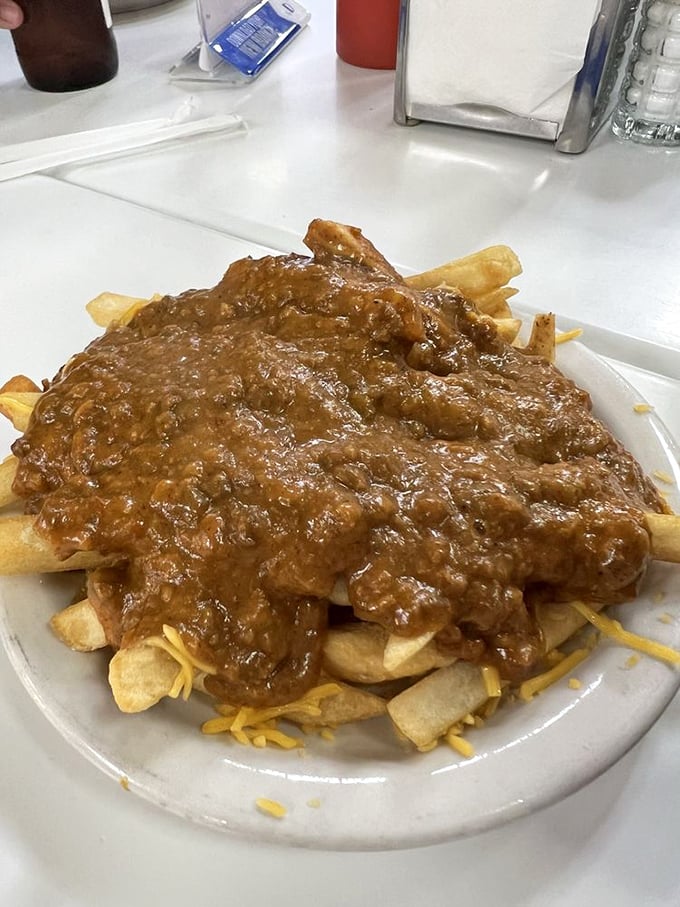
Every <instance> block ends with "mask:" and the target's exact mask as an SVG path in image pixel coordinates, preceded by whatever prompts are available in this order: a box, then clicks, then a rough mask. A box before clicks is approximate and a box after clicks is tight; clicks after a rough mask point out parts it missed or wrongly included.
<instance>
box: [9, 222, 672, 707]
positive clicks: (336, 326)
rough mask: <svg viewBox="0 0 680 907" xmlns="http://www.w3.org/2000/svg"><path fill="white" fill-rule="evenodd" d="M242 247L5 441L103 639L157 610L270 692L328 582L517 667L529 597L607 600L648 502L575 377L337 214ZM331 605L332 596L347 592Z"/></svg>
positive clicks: (321, 623) (246, 697)
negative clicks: (289, 236) (84, 566)
mask: <svg viewBox="0 0 680 907" xmlns="http://www.w3.org/2000/svg"><path fill="white" fill-rule="evenodd" d="M305 241H306V243H307V245H308V246H309V248H310V249H311V250H312V252H313V253H314V256H313V257H312V258H306V257H303V256H299V255H288V256H280V257H267V258H262V259H260V260H251V259H245V260H242V261H237V262H236V263H235V264H233V265H232V266H231V267H230V268H229V270H228V271H227V273H226V275H225V276H224V278H223V279H222V281H221V282H220V283H219V284H218V285H217V286H216V287H215V288H214V289H211V290H205V291H189V292H186V293H183V294H182V295H180V296H177V297H165V298H164V299H162V300H160V301H159V302H155V303H151V304H149V305H148V306H147V307H146V308H144V309H143V310H142V311H140V312H139V313H138V314H137V315H136V316H135V317H134V318H133V320H132V321H131V322H130V324H128V325H125V326H123V325H114V326H112V327H111V328H110V329H109V330H107V332H106V333H105V334H104V335H103V336H102V337H100V338H99V339H97V340H95V341H94V342H93V343H92V344H91V345H90V346H89V347H88V348H87V349H86V350H85V351H84V352H82V353H80V354H78V355H76V356H75V357H74V358H73V359H72V360H71V361H70V362H69V363H68V364H67V365H65V366H64V367H63V368H62V370H61V371H60V373H59V374H58V375H57V377H56V378H55V380H54V381H53V382H52V383H51V384H50V385H49V386H48V387H47V389H46V391H45V393H44V394H42V395H41V397H40V399H39V402H38V404H37V406H36V408H35V411H34V413H33V416H32V419H31V424H30V426H29V428H28V430H27V432H26V434H25V435H24V437H23V438H21V439H19V440H18V441H16V442H15V444H14V447H13V451H14V453H15V454H16V456H17V457H18V459H19V468H18V472H17V477H16V481H15V485H14V488H15V491H16V492H17V493H18V494H20V495H21V496H22V497H24V498H26V499H27V501H26V509H27V511H28V512H29V513H34V514H36V516H37V526H38V529H39V530H40V531H41V532H42V533H44V535H45V536H46V537H47V538H48V539H49V540H50V542H51V543H52V544H53V545H54V546H55V548H56V550H57V551H58V552H59V554H60V555H61V556H63V557H67V556H68V555H70V554H72V553H73V552H75V551H77V550H82V549H94V550H98V551H100V552H101V553H102V554H105V555H114V556H115V557H116V558H117V561H116V566H114V567H109V568H106V569H101V570H98V571H95V572H94V573H93V574H92V575H91V577H90V583H89V594H90V597H91V599H92V601H93V603H94V605H95V607H96V608H97V610H98V613H99V616H100V618H101V620H102V623H103V624H104V627H105V629H106V632H107V635H108V638H109V640H110V642H111V643H112V644H113V645H114V646H130V645H132V644H134V643H135V642H138V641H141V640H143V639H145V638H146V637H149V636H151V635H156V634H158V633H160V632H161V628H162V625H163V624H165V623H167V624H171V625H172V626H174V627H175V628H177V629H178V630H179V632H180V634H181V635H182V638H183V640H184V642H185V644H186V645H187V646H188V648H189V649H190V650H192V651H194V652H195V653H196V654H197V655H199V656H200V657H201V658H202V659H204V660H206V661H208V662H210V663H211V664H213V665H214V666H215V667H216V669H217V674H216V675H215V676H214V677H212V678H210V679H209V684H210V685H211V689H212V692H214V693H215V694H216V695H219V696H220V697H222V698H223V699H224V700H226V701H230V702H233V703H242V704H276V703H281V702H285V701H290V700H292V699H294V698H296V697H297V696H299V695H301V694H302V693H303V692H304V691H305V690H306V689H308V688H309V687H311V686H312V685H313V684H314V683H315V682H316V679H317V677H318V672H319V669H320V663H321V647H322V644H323V639H324V633H325V628H326V622H327V611H328V599H329V596H330V595H331V594H332V590H333V587H334V585H335V583H336V580H338V579H340V580H342V581H344V582H345V583H346V585H347V589H348V593H349V599H350V602H351V607H352V608H353V611H354V614H355V615H356V616H357V617H358V618H360V619H362V620H367V621H375V622H377V623H379V624H381V625H382V626H384V627H385V628H387V629H388V630H389V631H391V632H395V633H400V634H404V635H416V634H419V633H421V632H423V631H425V630H436V631H438V635H437V637H436V638H437V641H438V644H439V645H440V647H441V648H443V649H444V650H445V651H449V652H451V653H455V654H457V655H458V656H459V657H462V658H466V659H471V660H482V661H487V662H493V663H497V664H498V665H499V666H500V668H501V671H502V672H503V673H504V674H505V676H509V677H517V676H520V675H521V674H522V672H523V671H525V670H526V668H527V667H528V666H530V665H531V664H532V663H533V662H535V660H536V659H537V657H538V655H539V653H540V647H541V640H540V633H539V631H538V629H537V627H536V625H535V623H534V620H533V617H532V610H531V601H532V599H533V598H534V597H542V598H545V597H550V598H553V599H555V598H556V599H568V598H572V597H582V598H588V599H600V600H612V599H616V598H617V597H622V596H625V595H627V594H630V592H631V590H632V589H633V588H634V585H635V583H636V581H637V580H638V578H639V577H640V575H641V573H642V571H643V570H644V568H645V565H646V562H647V559H648V557H649V538H648V534H647V532H646V530H645V528H644V519H643V511H644V510H650V509H653V510H660V509H662V508H661V505H660V501H659V498H658V496H657V493H656V491H655V490H654V489H653V488H652V486H651V484H650V483H649V482H648V481H647V480H646V479H645V478H644V477H643V475H642V473H641V470H640V468H639V466H638V465H637V464H636V462H635V461H634V460H633V458H632V457H631V456H630V455H629V454H628V453H627V452H626V451H624V450H623V449H622V447H621V445H620V444H619V443H618V442H616V441H615V440H614V439H613V438H612V437H611V435H610V434H609V432H608V431H607V430H606V429H605V428H604V427H603V425H602V424H601V423H600V422H599V421H598V420H597V419H595V418H594V417H593V416H592V415H591V412H590V400H589V397H588V395H587V394H586V393H585V392H584V391H582V390H579V389H578V388H577V387H576V386H575V385H574V384H573V383H572V382H571V381H570V380H568V379H567V378H565V377H564V376H563V375H562V374H560V372H559V371H558V370H557V369H555V368H554V367H553V366H551V365H550V364H548V363H547V362H546V361H544V360H543V359H541V358H539V357H535V356H528V355H526V354H523V353H522V352H521V351H519V350H517V349H514V348H513V347H511V346H509V345H508V344H507V343H506V342H505V341H504V340H503V339H501V338H500V337H499V335H498V333H497V331H496V329H495V326H494V324H493V323H492V322H491V321H490V320H489V319H486V318H482V317H480V316H479V315H478V313H477V312H476V310H475V308H474V306H473V305H472V304H471V303H469V302H468V301H466V300H465V299H464V298H462V297H461V296H460V295H458V294H456V293H455V292H452V291H447V290H444V289H437V290H424V291H415V290H413V289H410V288H409V287H408V286H407V285H406V284H405V283H404V282H403V280H402V279H401V278H400V277H399V275H398V274H397V273H396V272H395V271H394V270H393V269H392V268H391V267H390V265H388V263H387V262H386V261H385V260H384V259H383V258H382V256H380V255H379V253H377V252H376V250H375V249H374V248H373V247H372V246H371V245H370V243H368V242H367V241H366V240H365V239H364V238H363V237H362V236H361V234H360V232H359V231H358V230H355V229H354V228H343V227H340V226H338V225H335V224H332V223H328V222H323V221H314V222H313V223H312V225H311V226H310V229H309V232H308V235H307V237H306V240H305ZM348 613H349V609H348Z"/></svg>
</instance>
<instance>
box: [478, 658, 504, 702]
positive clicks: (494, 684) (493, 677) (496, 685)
mask: <svg viewBox="0 0 680 907" xmlns="http://www.w3.org/2000/svg"><path fill="white" fill-rule="evenodd" d="M482 679H483V680H484V686H485V687H486V695H487V696H488V697H489V699H497V698H498V697H499V696H500V695H501V678H500V674H499V673H498V670H497V669H496V668H494V667H492V666H491V665H482Z"/></svg>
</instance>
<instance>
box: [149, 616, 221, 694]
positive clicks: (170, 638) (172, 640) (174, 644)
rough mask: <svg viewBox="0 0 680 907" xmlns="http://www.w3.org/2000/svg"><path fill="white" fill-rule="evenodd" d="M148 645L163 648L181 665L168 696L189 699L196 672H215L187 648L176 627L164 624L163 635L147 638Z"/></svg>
mask: <svg viewBox="0 0 680 907" xmlns="http://www.w3.org/2000/svg"><path fill="white" fill-rule="evenodd" d="M145 642H146V645H147V646H154V647H155V648H157V649H163V651H164V652H167V653H168V655H170V656H171V658H174V659H175V661H176V662H177V664H178V665H179V668H180V669H179V673H178V674H177V677H176V679H175V682H174V684H173V685H172V689H171V690H170V692H169V693H168V696H170V697H172V698H173V699H177V697H178V696H179V694H180V693H181V694H182V699H188V698H189V696H190V695H191V691H192V689H193V687H194V677H195V673H196V672H200V673H202V674H214V673H215V668H213V667H212V666H211V665H209V664H206V662H204V661H201V659H200V658H197V657H196V656H195V655H192V653H191V652H190V651H189V650H188V649H187V647H186V646H185V645H184V642H183V640H182V637H181V636H180V635H179V633H178V632H177V630H175V628H174V627H171V626H169V625H168V624H163V636H152V637H150V638H149V639H147V640H145Z"/></svg>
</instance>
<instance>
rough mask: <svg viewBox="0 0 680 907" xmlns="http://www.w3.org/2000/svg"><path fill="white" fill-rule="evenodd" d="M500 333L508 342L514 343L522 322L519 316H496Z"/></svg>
mask: <svg viewBox="0 0 680 907" xmlns="http://www.w3.org/2000/svg"><path fill="white" fill-rule="evenodd" d="M493 320H494V323H495V325H496V328H497V330H498V333H499V334H500V335H501V337H502V338H503V339H504V340H505V341H506V342H507V343H513V342H514V341H515V340H516V338H517V335H518V334H519V331H520V328H521V327H522V322H521V321H520V319H519V318H494V319H493Z"/></svg>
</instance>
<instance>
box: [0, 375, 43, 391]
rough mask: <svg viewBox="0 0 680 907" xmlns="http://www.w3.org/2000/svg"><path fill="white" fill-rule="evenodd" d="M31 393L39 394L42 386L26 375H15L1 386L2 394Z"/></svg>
mask: <svg viewBox="0 0 680 907" xmlns="http://www.w3.org/2000/svg"><path fill="white" fill-rule="evenodd" d="M14 393H21V394H24V393H29V394H39V393H40V388H39V387H38V385H37V384H36V383H35V381H32V380H31V379H30V378H27V377H26V375H14V376H13V377H12V378H9V379H8V380H7V381H5V383H4V384H3V385H2V387H0V394H14Z"/></svg>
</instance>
